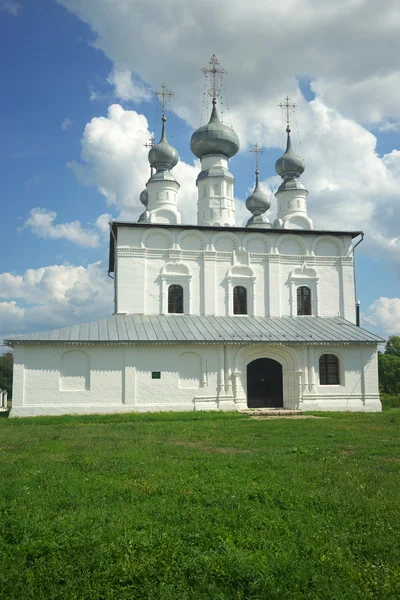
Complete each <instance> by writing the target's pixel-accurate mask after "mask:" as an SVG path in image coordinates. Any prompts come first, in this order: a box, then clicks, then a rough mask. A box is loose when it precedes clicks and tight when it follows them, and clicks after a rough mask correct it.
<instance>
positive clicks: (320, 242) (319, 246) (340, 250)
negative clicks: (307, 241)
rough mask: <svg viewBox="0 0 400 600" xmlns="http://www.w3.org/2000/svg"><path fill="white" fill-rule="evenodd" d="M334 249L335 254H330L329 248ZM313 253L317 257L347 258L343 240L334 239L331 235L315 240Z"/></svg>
mask: <svg viewBox="0 0 400 600" xmlns="http://www.w3.org/2000/svg"><path fill="white" fill-rule="evenodd" d="M330 247H332V248H333V249H334V254H329V248H330ZM311 253H312V254H314V255H315V256H334V257H337V256H345V254H346V253H345V250H344V246H343V243H342V240H340V239H339V238H336V237H333V236H331V235H323V236H318V237H317V238H315V240H314V242H313V244H312V246H311Z"/></svg>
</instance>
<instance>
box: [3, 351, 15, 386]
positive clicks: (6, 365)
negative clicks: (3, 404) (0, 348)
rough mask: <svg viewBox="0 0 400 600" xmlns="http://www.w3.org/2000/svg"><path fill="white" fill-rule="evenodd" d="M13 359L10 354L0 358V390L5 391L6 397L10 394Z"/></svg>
mask: <svg viewBox="0 0 400 600" xmlns="http://www.w3.org/2000/svg"><path fill="white" fill-rule="evenodd" d="M13 363H14V357H13V355H12V353H11V352H7V353H6V354H3V355H2V356H0V388H1V389H2V390H7V392H8V396H9V397H11V394H12V379H13Z"/></svg>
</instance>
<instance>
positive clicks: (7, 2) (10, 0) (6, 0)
mask: <svg viewBox="0 0 400 600" xmlns="http://www.w3.org/2000/svg"><path fill="white" fill-rule="evenodd" d="M20 8H22V4H20V3H19V2H16V1H15V0H0V10H4V11H5V12H8V13H9V14H10V15H13V17H17V16H18V11H19V9H20Z"/></svg>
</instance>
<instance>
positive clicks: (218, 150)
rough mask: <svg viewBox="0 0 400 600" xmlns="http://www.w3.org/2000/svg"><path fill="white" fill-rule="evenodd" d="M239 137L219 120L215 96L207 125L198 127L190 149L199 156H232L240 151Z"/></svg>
mask: <svg viewBox="0 0 400 600" xmlns="http://www.w3.org/2000/svg"><path fill="white" fill-rule="evenodd" d="M239 147H240V145H239V138H238V136H237V135H236V132H235V131H234V130H233V129H232V128H231V127H228V126H227V125H224V124H223V123H221V121H220V120H219V116H218V112H217V107H216V100H215V98H213V109H212V112H211V117H210V120H209V122H208V123H207V125H203V126H202V127H199V128H198V129H196V131H195V132H194V133H193V135H192V139H191V140H190V149H191V150H192V152H193V154H194V155H195V156H197V158H203V156H207V155H209V154H222V155H223V156H226V158H231V157H232V156H235V154H236V153H237V152H238V151H239Z"/></svg>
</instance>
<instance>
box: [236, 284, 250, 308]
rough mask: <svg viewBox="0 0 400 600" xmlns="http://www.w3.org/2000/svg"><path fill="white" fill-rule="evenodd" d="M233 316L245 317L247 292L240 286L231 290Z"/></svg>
mask: <svg viewBox="0 0 400 600" xmlns="http://www.w3.org/2000/svg"><path fill="white" fill-rule="evenodd" d="M233 314H234V315H247V290H246V288H245V287H243V286H242V285H237V286H236V287H234V288H233Z"/></svg>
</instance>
